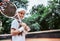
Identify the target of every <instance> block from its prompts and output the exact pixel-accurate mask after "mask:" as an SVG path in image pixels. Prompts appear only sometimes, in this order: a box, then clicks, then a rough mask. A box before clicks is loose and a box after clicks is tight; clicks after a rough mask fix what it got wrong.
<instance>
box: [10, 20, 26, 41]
mask: <svg viewBox="0 0 60 41" xmlns="http://www.w3.org/2000/svg"><path fill="white" fill-rule="evenodd" d="M18 27H19V23H18V21H17V19H15V20H13V21H12V23H11V28H15V29H18ZM18 30H19V31H20V32H22V31H23V33H22V35H16V36H12V41H25V30H24V28H23V27H20V29H18Z"/></svg>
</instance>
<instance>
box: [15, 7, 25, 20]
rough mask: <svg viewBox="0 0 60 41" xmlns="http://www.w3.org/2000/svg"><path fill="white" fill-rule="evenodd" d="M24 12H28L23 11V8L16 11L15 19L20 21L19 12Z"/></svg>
mask: <svg viewBox="0 0 60 41" xmlns="http://www.w3.org/2000/svg"><path fill="white" fill-rule="evenodd" d="M22 10H24V11H25V12H26V10H25V9H23V8H18V9H17V10H16V12H15V15H14V18H17V19H20V17H19V13H18V12H20V11H22Z"/></svg>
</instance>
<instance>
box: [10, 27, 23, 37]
mask: <svg viewBox="0 0 60 41" xmlns="http://www.w3.org/2000/svg"><path fill="white" fill-rule="evenodd" d="M23 30H24V28H23V27H21V28H19V29H18V30H14V29H11V35H12V36H15V35H18V34H21V32H22V31H23Z"/></svg>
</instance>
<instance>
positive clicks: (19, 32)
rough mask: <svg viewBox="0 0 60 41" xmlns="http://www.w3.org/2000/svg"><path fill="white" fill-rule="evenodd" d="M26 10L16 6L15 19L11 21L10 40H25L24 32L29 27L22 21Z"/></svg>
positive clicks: (28, 29)
mask: <svg viewBox="0 0 60 41" xmlns="http://www.w3.org/2000/svg"><path fill="white" fill-rule="evenodd" d="M25 13H26V10H25V9H23V8H18V9H17V11H16V14H15V16H14V17H15V19H14V20H13V21H12V23H11V35H12V41H25V34H26V32H28V31H30V28H29V27H28V26H27V24H26V23H23V22H22V19H23V18H24V15H25Z"/></svg>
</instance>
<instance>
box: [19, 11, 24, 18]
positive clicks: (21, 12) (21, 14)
mask: <svg viewBox="0 0 60 41" xmlns="http://www.w3.org/2000/svg"><path fill="white" fill-rule="evenodd" d="M18 13H19V17H20V18H21V19H23V18H24V15H25V11H24V10H22V11H20V12H18Z"/></svg>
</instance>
